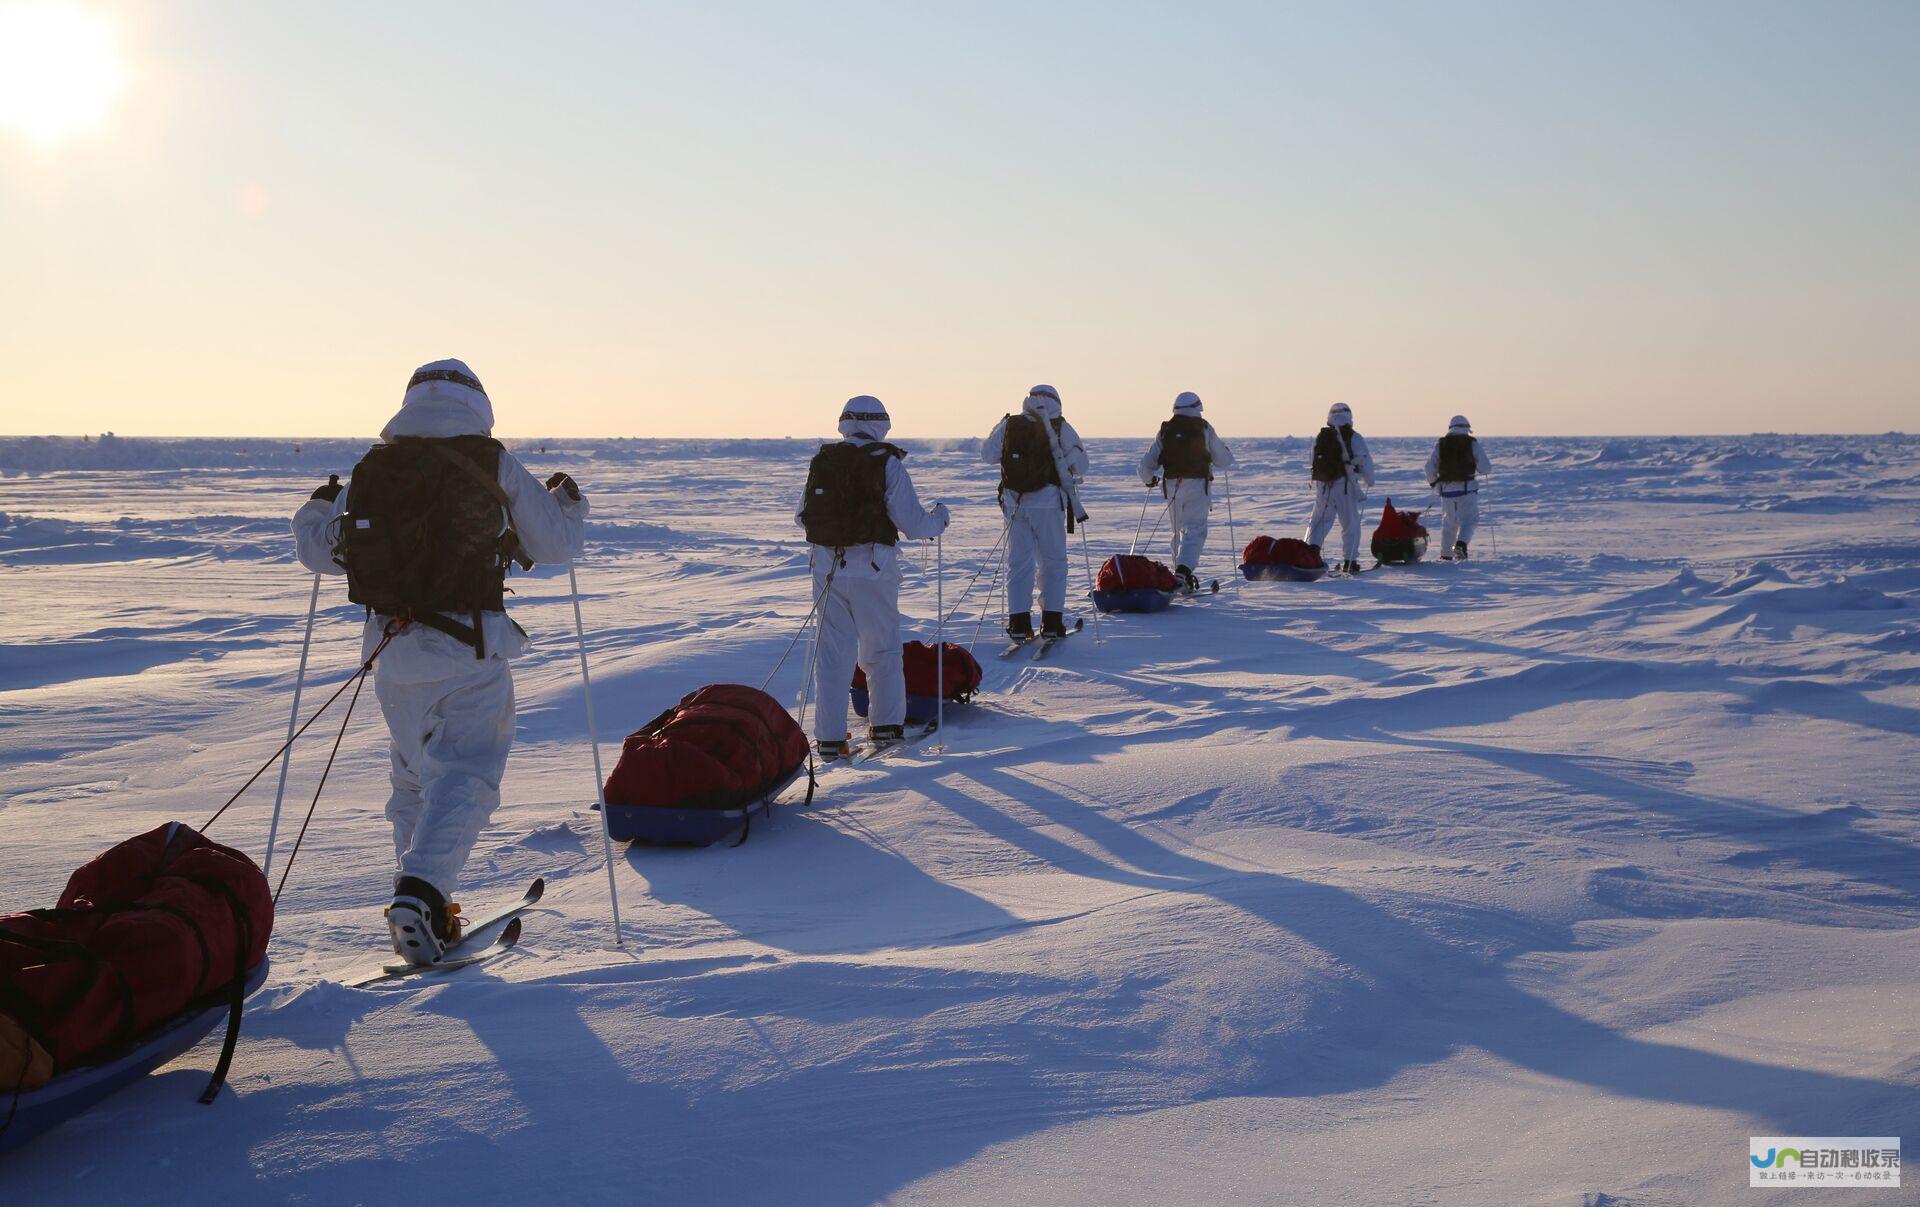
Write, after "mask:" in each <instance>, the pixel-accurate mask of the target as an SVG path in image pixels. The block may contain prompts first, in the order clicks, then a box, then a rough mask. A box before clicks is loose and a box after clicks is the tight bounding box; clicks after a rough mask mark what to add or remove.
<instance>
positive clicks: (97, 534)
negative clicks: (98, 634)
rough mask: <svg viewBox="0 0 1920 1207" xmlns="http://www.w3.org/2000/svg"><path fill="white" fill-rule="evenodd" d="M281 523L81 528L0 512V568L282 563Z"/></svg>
mask: <svg viewBox="0 0 1920 1207" xmlns="http://www.w3.org/2000/svg"><path fill="white" fill-rule="evenodd" d="M285 533H286V525H285V523H275V522H273V521H270V520H260V519H254V518H252V517H248V516H201V517H195V518H191V519H184V518H183V519H164V520H163V519H135V518H133V517H130V516H123V517H121V518H120V519H118V520H115V521H113V522H112V523H111V524H86V523H78V522H75V521H71V520H57V519H46V518H42V517H37V516H30V515H18V514H9V513H7V512H0V564H5V565H14V566H25V565H55V564H61V563H70V562H131V561H141V560H145V559H149V558H195V557H216V558H245V559H248V560H254V561H286V560H290V559H291V557H292V553H291V551H290V550H289V549H288V548H287V544H286V539H285Z"/></svg>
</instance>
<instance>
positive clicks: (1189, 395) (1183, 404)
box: [1173, 390, 1201, 415]
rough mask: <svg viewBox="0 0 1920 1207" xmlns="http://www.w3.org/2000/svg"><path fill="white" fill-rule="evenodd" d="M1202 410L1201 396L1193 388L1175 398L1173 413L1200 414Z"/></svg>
mask: <svg viewBox="0 0 1920 1207" xmlns="http://www.w3.org/2000/svg"><path fill="white" fill-rule="evenodd" d="M1200 410H1201V407H1200V396H1199V395H1198V394H1195V393H1194V392H1193V391H1192V390H1188V391H1187V392H1186V393H1184V394H1182V395H1180V397H1178V398H1176V399H1174V400H1173V413H1174V414H1176V415H1198V414H1199V413H1200Z"/></svg>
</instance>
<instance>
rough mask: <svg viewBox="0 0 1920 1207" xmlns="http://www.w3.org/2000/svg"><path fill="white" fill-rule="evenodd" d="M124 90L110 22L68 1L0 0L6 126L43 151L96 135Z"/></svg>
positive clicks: (1, 112) (0, 112) (0, 97)
mask: <svg viewBox="0 0 1920 1207" xmlns="http://www.w3.org/2000/svg"><path fill="white" fill-rule="evenodd" d="M120 82H121V70H120V54H119V47H118V46H117V45H116V42H115V39H114V31H113V27H112V26H111V25H110V24H109V23H108V22H107V21H106V20H105V19H104V18H102V17H100V16H97V15H96V14H94V13H91V12H88V11H86V10H85V9H83V8H80V7H78V6H76V5H74V4H70V3H65V2H63V0H0V126H11V127H12V128H14V129H16V130H18V131H20V132H21V133H22V134H25V135H26V136H27V137H28V138H31V139H34V140H35V141H38V142H44V143H51V142H58V141H59V140H61V139H63V138H66V137H68V136H69V135H72V134H77V133H81V132H83V131H87V130H93V129H97V128H98V127H99V126H100V124H101V123H102V122H103V121H104V120H105V119H106V116H107V110H108V108H109V107H110V106H111V105H112V104H113V99H114V97H115V96H116V95H118V93H119V91H120Z"/></svg>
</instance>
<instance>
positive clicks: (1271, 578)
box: [1240, 562, 1327, 583]
mask: <svg viewBox="0 0 1920 1207" xmlns="http://www.w3.org/2000/svg"><path fill="white" fill-rule="evenodd" d="M1240 573H1241V574H1242V575H1244V576H1245V577H1246V579H1247V581H1248V582H1253V583H1310V582H1314V581H1316V580H1318V579H1322V578H1325V577H1326V576H1327V568H1326V567H1325V566H1314V567H1311V568H1309V567H1306V566H1283V565H1280V564H1279V563H1277V562H1272V563H1261V564H1260V565H1247V564H1243V565H1242V566H1241V567H1240Z"/></svg>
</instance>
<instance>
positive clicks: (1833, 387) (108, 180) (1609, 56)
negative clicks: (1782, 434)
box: [0, 0, 1920, 435]
mask: <svg viewBox="0 0 1920 1207" xmlns="http://www.w3.org/2000/svg"><path fill="white" fill-rule="evenodd" d="M17 2H19V0H0V9H4V8H5V7H6V6H7V5H8V4H9V3H17ZM36 2H45V0H36ZM60 2H65V0H60ZM72 3H74V4H76V5H78V6H79V7H82V8H86V9H89V10H91V11H95V12H100V13H104V14H106V15H107V16H108V18H109V19H111V20H112V21H113V23H114V26H115V33H116V41H117V43H118V45H119V47H120V49H121V52H122V54H123V56H124V59H125V65H126V80H125V84H124V87H123V88H122V90H121V92H120V94H119V95H118V96H117V97H116V99H115V101H114V104H113V107H112V110H111V111H110V113H109V114H108V117H107V119H106V121H105V122H104V124H103V125H102V126H101V128H100V129H98V130H96V131H92V132H88V133H84V134H76V135H72V136H69V137H67V138H64V139H62V140H60V141H58V142H56V143H52V144H46V143H35V142H33V141H31V140H29V139H27V138H25V137H24V136H23V135H21V134H19V133H17V132H15V131H12V130H8V129H6V128H4V127H0V275H4V276H5V278H6V279H7V280H8V282H9V288H8V289H7V290H6V291H5V293H4V296H0V413H3V414H4V420H3V421H0V430H5V431H10V432H37V431H98V430H103V429H107V428H112V429H115V430H118V431H120V432H122V433H155V434H165V433H175V432H178V433H223V432H245V433H249V434H254V433H258V434H314V435H321V434H364V433H368V432H371V431H373V430H375V429H376V428H377V427H378V425H379V422H380V420H381V419H382V418H384V417H385V415H386V413H387V412H388V411H389V410H390V409H391V407H392V404H393V402H394V400H395V399H396V398H397V396H398V393H399V390H400V386H401V385H402V384H403V383H404V381H405V378H406V375H407V373H408V371H409V370H410V369H411V368H412V366H413V365H414V364H416V363H418V362H421V361H425V360H429V359H433V358H436V357H441V356H449V355H457V356H462V357H465V358H466V359H468V360H469V361H470V362H471V363H472V364H473V365H474V367H475V369H476V370H477V371H478V372H479V373H480V375H481V377H482V378H483V379H484V380H485V381H486V382H487V383H488V385H489V387H490V389H491V390H492V392H493V393H494V395H495V397H496V402H497V405H498V410H499V414H500V425H501V429H502V431H503V432H505V433H507V434H533V433H555V434H617V435H695V434H714V435H722V434H724V435H757V434H767V435H811V434H817V433H819V432H822V431H825V430H828V429H829V427H830V421H831V419H832V415H833V412H834V410H835V408H836V407H837V405H838V403H839V402H840V400H842V399H844V398H845V397H846V396H848V395H850V394H854V393H862V392H871V393H876V394H879V395H881V396H882V397H884V398H886V399H887V400H888V401H889V403H890V404H891V405H892V407H893V409H894V413H895V416H896V431H897V432H898V433H900V434H903V435H949V434H969V433H974V432H976V431H977V432H984V431H985V429H986V428H987V427H988V426H990V425H991V423H992V422H993V420H994V419H995V418H996V417H997V416H998V415H999V414H1000V413H1002V412H1003V411H1004V410H1006V409H1008V408H1009V407H1012V406H1014V405H1017V403H1018V401H1019V398H1020V396H1021V395H1022V394H1023V393H1024V390H1025V387H1026V386H1028V385H1030V384H1032V383H1033V382H1035V381H1040V380H1045V381H1051V382H1053V383H1055V384H1056V385H1058V386H1059V387H1060V388H1061V390H1062V393H1063V394H1064V395H1065V398H1066V403H1067V408H1068V413H1069V414H1070V415H1071V416H1072V417H1073V418H1074V420H1075V422H1076V423H1077V424H1078V425H1079V426H1080V427H1081V428H1082V430H1083V431H1086V432H1088V433H1089V434H1096V435H1122V434H1130V433H1139V432H1144V431H1146V430H1148V429H1149V427H1150V425H1151V424H1152V423H1153V422H1155V421H1157V420H1158V419H1159V418H1160V417H1161V416H1162V415H1163V414H1164V413H1165V411H1166V409H1167V407H1168V405H1169V404H1170V402H1171V400H1172V398H1173V396H1174V394H1175V393H1177V392H1178V391H1180V390H1182V389H1194V390H1197V391H1199V392H1200V393H1201V394H1202V396H1203V397H1205V398H1206V399H1207V403H1208V409H1209V414H1210V416H1211V417H1212V418H1213V419H1214V420H1215V422H1216V424H1218V425H1219V426H1220V427H1221V428H1222V429H1223V430H1225V431H1228V432H1233V431H1238V432H1242V433H1248V434H1253V433H1259V434H1284V433H1289V432H1293V433H1300V432H1305V431H1307V430H1309V429H1310V428H1312V427H1313V426H1316V425H1317V423H1318V421H1319V418H1320V416H1321V415H1322V414H1323V413H1324V411H1325V409H1326V406H1327V404H1328V403H1329V402H1331V401H1334V400H1336V399H1340V400H1345V401H1347V402H1350V403H1351V404H1352V405H1353V406H1354V408H1355V411H1356V413H1357V415H1358V417H1359V423H1360V425H1361V426H1362V428H1363V429H1364V430H1368V431H1374V432H1379V433H1383V434H1385V433H1405V434H1416V433H1418V434H1424V433H1432V432H1437V431H1439V430H1441V429H1442V428H1443V427H1444V425H1445V420H1446V418H1447V416H1448V415H1450V414H1452V413H1453V412H1454V411H1457V410H1465V411H1467V412H1468V413H1469V414H1470V415H1472V416H1473V418H1474V420H1475V423H1476V425H1477V426H1479V428H1480V429H1481V430H1482V431H1483V432H1494V433H1517V432H1531V433H1612V432H1674V431H1678V432H1699V431H1750V430H1767V429H1782V430H1796V429H1797V430H1849V431H1859V430H1867V431H1873V430H1885V429H1887V428H1890V427H1896V426H1907V427H1912V426H1914V425H1915V423H1914V417H1915V415H1916V414H1920V407H1916V405H1915V404H1916V402H1920V353H1916V351H1915V346H1916V344H1920V341H1917V340H1916V339H1915V337H1914V332H1915V330H1916V327H1917V326H1920V324H1917V323H1916V320H1917V319H1920V234H1916V228H1917V225H1920V224H1917V223H1916V218H1920V152H1917V151H1916V145H1917V143H1920V139H1917V137H1916V136H1920V85H1917V84H1916V78H1917V77H1920V71H1916V69H1915V67H1914V64H1915V62H1916V60H1917V58H1920V56H1917V55H1916V52H1920V5H1915V4H1910V3H1907V4H1867V3H1830V4H1813V3H1806V4H1769V3H1742V4H1673V3H1663V4H1638V3H1632V4H1604V5H1603V4H1592V5H1584V6H1576V5H1570V4H1545V3H1530V4H1519V3H1499V4H1486V3H1482V4H1439V3H1429V4H1360V5H1339V6H1317V5H1316V6H1274V5H1258V4H1228V3H1215V4H1205V3H1203V4H1189V5H1171V4H1169V5H1145V4H1020V5H1015V4H974V5H966V6H959V5H950V6H938V7H936V6H932V5H924V4H899V3H895V4H841V3H819V4H797V3H795V4H745V3H741V4H703V5H652V4H634V5H588V4H560V5H540V6H535V5H508V4H406V5H377V4H341V3H324V4H310V3H309V4H287V3H248V4H239V3H195V4H151V5H113V4H88V3H84V2H83V0H72ZM23 284H24V286H25V287H24V288H21V287H19V286H21V285H23Z"/></svg>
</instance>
